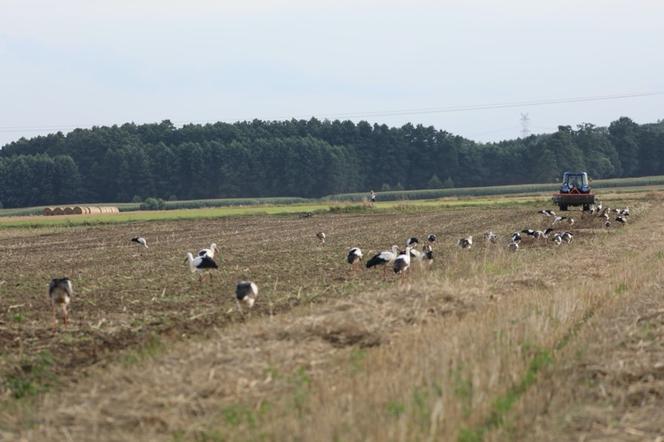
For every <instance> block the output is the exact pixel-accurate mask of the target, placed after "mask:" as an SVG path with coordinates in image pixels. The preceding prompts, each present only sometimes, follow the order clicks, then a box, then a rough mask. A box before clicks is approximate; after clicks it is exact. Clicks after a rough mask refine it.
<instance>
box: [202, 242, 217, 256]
mask: <svg viewBox="0 0 664 442" xmlns="http://www.w3.org/2000/svg"><path fill="white" fill-rule="evenodd" d="M215 253H221V252H220V251H219V247H217V244H216V243H212V244H210V247H208V248H207V249H201V250H199V251H198V256H207V257H208V258H211V259H214V255H215Z"/></svg>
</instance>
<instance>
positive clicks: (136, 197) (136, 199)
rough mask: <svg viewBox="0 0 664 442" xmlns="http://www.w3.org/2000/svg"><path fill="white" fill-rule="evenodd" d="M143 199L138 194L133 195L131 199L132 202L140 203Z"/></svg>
mask: <svg viewBox="0 0 664 442" xmlns="http://www.w3.org/2000/svg"><path fill="white" fill-rule="evenodd" d="M142 201H143V198H141V196H140V195H134V197H133V198H132V199H131V202H132V203H140V202H142Z"/></svg>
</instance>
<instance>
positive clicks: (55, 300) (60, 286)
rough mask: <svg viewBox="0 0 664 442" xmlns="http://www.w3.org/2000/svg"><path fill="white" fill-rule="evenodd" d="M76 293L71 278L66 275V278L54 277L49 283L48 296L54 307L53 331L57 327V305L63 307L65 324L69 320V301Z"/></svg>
mask: <svg viewBox="0 0 664 442" xmlns="http://www.w3.org/2000/svg"><path fill="white" fill-rule="evenodd" d="M73 294H74V289H73V287H72V285H71V280H70V279H69V278H67V277H66V276H65V277H64V278H53V279H51V282H50V284H49V285H48V297H49V299H50V300H51V306H52V307H53V332H54V333H55V329H56V328H57V325H58V321H57V319H56V306H60V308H61V309H62V318H63V319H62V320H63V322H64V324H65V325H67V322H68V320H69V311H68V308H69V303H70V302H71V297H72V296H73Z"/></svg>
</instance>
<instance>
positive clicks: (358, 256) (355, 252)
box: [346, 247, 362, 269]
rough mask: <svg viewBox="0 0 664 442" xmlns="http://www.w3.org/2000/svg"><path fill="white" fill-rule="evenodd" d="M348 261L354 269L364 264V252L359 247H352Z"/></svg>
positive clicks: (347, 257)
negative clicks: (361, 263)
mask: <svg viewBox="0 0 664 442" xmlns="http://www.w3.org/2000/svg"><path fill="white" fill-rule="evenodd" d="M346 261H347V262H348V264H350V265H351V268H353V269H354V268H355V266H356V265H357V264H358V263H360V262H362V250H361V249H360V248H359V247H351V249H350V250H349V251H348V255H346Z"/></svg>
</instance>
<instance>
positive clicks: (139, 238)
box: [131, 236, 148, 249]
mask: <svg viewBox="0 0 664 442" xmlns="http://www.w3.org/2000/svg"><path fill="white" fill-rule="evenodd" d="M131 242H135V243H136V244H138V245H141V246H143V247H145V248H146V249H147V248H148V242H147V241H146V240H145V238H143V237H142V236H137V237H135V238H132V239H131Z"/></svg>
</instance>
